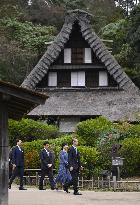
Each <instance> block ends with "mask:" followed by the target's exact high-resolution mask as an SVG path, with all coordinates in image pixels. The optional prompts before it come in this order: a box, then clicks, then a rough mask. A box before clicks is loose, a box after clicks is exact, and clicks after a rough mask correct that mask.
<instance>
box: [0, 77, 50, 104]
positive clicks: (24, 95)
mask: <svg viewBox="0 0 140 205" xmlns="http://www.w3.org/2000/svg"><path fill="white" fill-rule="evenodd" d="M0 93H4V94H6V95H9V96H13V97H16V98H18V99H22V100H26V101H27V102H32V103H34V104H37V105H38V104H43V103H44V100H45V99H46V98H48V97H47V95H41V94H40V93H35V92H33V91H31V90H27V89H25V88H22V87H18V86H16V85H12V84H8V83H5V82H2V81H0Z"/></svg>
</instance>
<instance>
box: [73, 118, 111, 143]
mask: <svg viewBox="0 0 140 205" xmlns="http://www.w3.org/2000/svg"><path fill="white" fill-rule="evenodd" d="M76 132H77V134H78V135H79V136H80V138H81V139H82V141H83V142H85V145H88V146H96V145H97V142H98V141H99V139H100V138H102V137H103V136H104V134H107V133H112V132H114V125H113V123H112V122H110V121H108V120H106V119H105V118H104V117H98V118H96V119H90V120H86V121H83V122H80V123H79V124H78V125H77V130H76Z"/></svg>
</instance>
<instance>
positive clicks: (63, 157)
mask: <svg viewBox="0 0 140 205" xmlns="http://www.w3.org/2000/svg"><path fill="white" fill-rule="evenodd" d="M67 151H68V144H67V143H63V144H62V149H61V152H60V155H59V160H60V161H59V170H58V175H57V177H56V183H58V182H59V183H61V184H62V185H63V189H64V191H66V192H67V193H69V191H68V185H69V184H70V182H71V180H72V177H71V174H70V171H69V165H68V153H67Z"/></svg>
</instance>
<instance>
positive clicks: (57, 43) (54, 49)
mask: <svg viewBox="0 0 140 205" xmlns="http://www.w3.org/2000/svg"><path fill="white" fill-rule="evenodd" d="M91 17H92V16H91V15H90V14H89V13H87V12H85V11H82V10H72V11H68V12H67V15H66V18H65V23H64V25H63V27H62V29H61V31H60V33H59V34H58V35H57V37H56V38H55V40H54V42H53V43H52V44H51V45H50V46H49V47H48V49H47V51H46V52H45V54H44V55H43V56H42V58H41V59H40V61H39V62H38V63H37V65H36V66H35V67H34V69H33V70H32V71H31V73H30V74H29V75H28V76H27V78H26V79H25V80H24V82H23V83H22V85H21V86H22V87H25V88H30V89H35V88H36V85H37V84H38V83H39V82H40V81H41V80H42V78H43V77H44V76H45V75H46V73H47V71H48V69H49V66H50V65H51V64H52V63H53V62H54V61H55V60H56V58H57V57H58V56H59V54H60V52H61V51H62V50H63V49H64V46H65V44H66V42H67V41H68V40H69V36H70V33H71V32H72V26H73V24H74V23H75V22H78V24H79V25H80V28H81V33H82V36H83V37H84V38H85V40H86V41H87V42H88V44H89V45H90V47H91V48H92V50H93V52H94V53H95V55H96V56H97V57H98V59H99V60H100V61H101V62H102V63H104V65H105V66H106V68H107V70H108V72H109V73H110V75H111V76H113V78H114V80H115V81H116V82H117V83H118V85H119V87H120V88H122V89H124V90H127V91H132V92H137V91H138V90H139V89H138V88H137V87H136V86H135V84H134V83H133V82H132V80H131V79H130V78H129V77H128V76H127V75H126V73H125V72H124V71H123V70H122V68H121V66H120V65H119V64H118V62H117V61H116V60H115V58H114V57H113V56H112V55H111V54H110V52H109V51H108V50H107V48H106V46H105V45H104V43H103V42H102V41H101V39H100V38H99V37H98V36H97V35H96V34H95V32H94V31H93V30H92V28H91V25H90V19H91Z"/></svg>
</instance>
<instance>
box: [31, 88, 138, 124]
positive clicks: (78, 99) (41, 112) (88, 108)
mask: <svg viewBox="0 0 140 205" xmlns="http://www.w3.org/2000/svg"><path fill="white" fill-rule="evenodd" d="M48 95H49V96H50V97H49V99H47V100H46V103H45V104H44V105H40V106H38V107H37V108H35V109H34V110H33V111H31V112H30V113H29V115H30V116H34V115H35V116H96V115H102V116H105V117H106V118H108V119H109V120H111V121H118V120H122V119H123V120H128V121H136V120H137V116H139V117H140V96H139V95H137V94H130V93H128V92H126V91H124V90H115V89H114V90H113V89H112V90H105V89H104V90H96V89H95V90H94V89H91V90H88V91H84V92H82V91H78V90H77V91H76V90H75V91H62V90H59V91H57V92H56V91H54V92H53V91H51V92H48Z"/></svg>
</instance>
